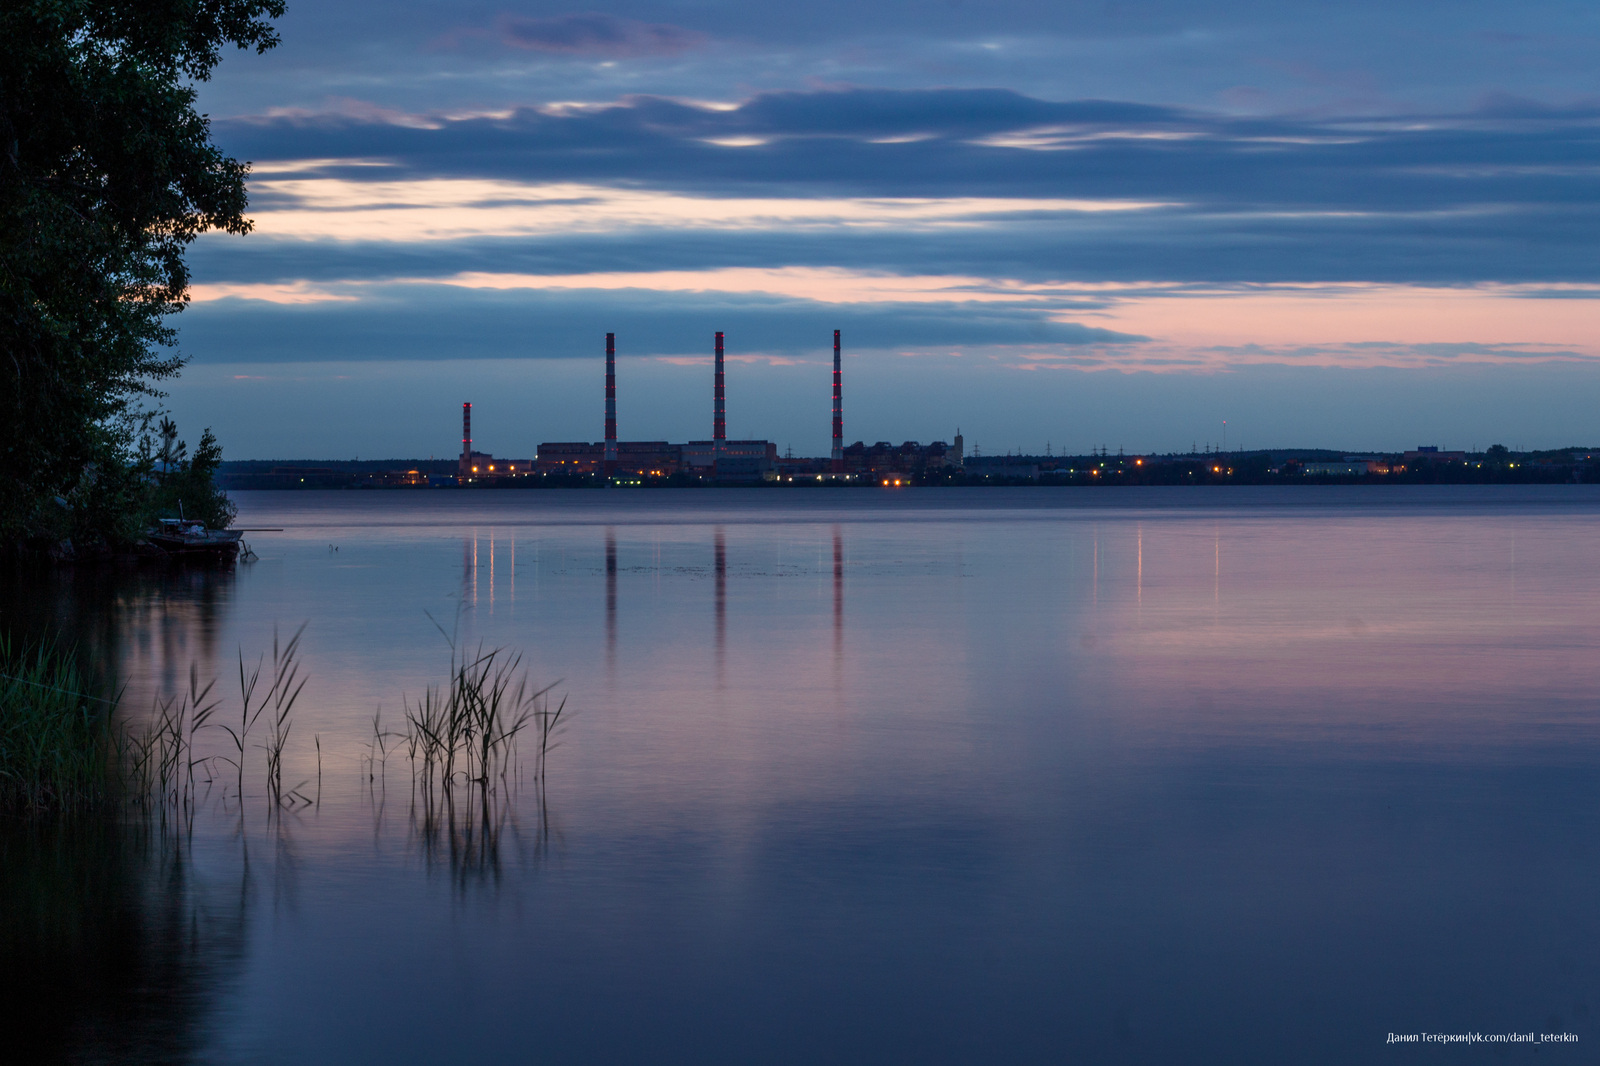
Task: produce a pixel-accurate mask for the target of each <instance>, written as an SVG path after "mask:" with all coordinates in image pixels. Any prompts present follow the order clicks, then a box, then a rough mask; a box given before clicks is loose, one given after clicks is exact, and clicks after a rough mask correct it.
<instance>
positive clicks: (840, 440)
mask: <svg viewBox="0 0 1600 1066" xmlns="http://www.w3.org/2000/svg"><path fill="white" fill-rule="evenodd" d="M833 472H834V473H835V474H839V473H843V472H844V383H843V381H842V380H841V372H840V367H839V331H838V330H834V331H833Z"/></svg>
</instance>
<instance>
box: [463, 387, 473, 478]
mask: <svg viewBox="0 0 1600 1066" xmlns="http://www.w3.org/2000/svg"><path fill="white" fill-rule="evenodd" d="M471 473H472V405H471V404H470V403H464V404H462V405H461V476H462V477H467V476H469V475H471Z"/></svg>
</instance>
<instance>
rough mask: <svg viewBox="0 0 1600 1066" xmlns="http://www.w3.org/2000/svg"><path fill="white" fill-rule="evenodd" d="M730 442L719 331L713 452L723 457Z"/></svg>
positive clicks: (713, 412)
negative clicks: (723, 390)
mask: <svg viewBox="0 0 1600 1066" xmlns="http://www.w3.org/2000/svg"><path fill="white" fill-rule="evenodd" d="M727 441H728V405H727V399H726V397H725V396H724V395H723V392H722V331H721V330H718V331H717V376H716V378H715V379H714V381H713V383H712V386H711V450H712V452H713V454H715V455H719V456H720V455H721V454H722V451H723V449H724V448H725V447H726V446H727Z"/></svg>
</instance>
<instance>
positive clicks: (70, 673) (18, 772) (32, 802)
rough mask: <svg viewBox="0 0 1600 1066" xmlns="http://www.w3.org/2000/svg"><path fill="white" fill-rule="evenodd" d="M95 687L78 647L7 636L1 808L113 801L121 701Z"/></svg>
mask: <svg viewBox="0 0 1600 1066" xmlns="http://www.w3.org/2000/svg"><path fill="white" fill-rule="evenodd" d="M89 687H90V686H89V682H88V679H87V678H86V677H85V676H84V675H83V673H82V672H81V671H80V670H79V669H78V664H77V658H76V656H75V655H74V653H73V652H72V650H71V649H69V648H64V647H62V646H61V645H60V644H59V643H57V642H56V641H54V640H52V639H45V640H41V641H39V642H36V643H33V644H14V643H13V642H12V640H11V639H10V638H9V637H6V636H0V809H4V810H9V811H17V812H35V811H49V810H72V809H78V808H86V807H94V806H98V805H101V804H104V803H106V802H109V801H112V800H113V799H114V797H115V792H116V789H115V773H114V766H115V754H116V750H117V744H116V736H115V731H114V729H113V727H112V720H111V712H112V711H113V710H114V709H115V707H116V699H115V698H112V699H105V698H103V697H100V696H96V695H94V694H93V693H91V692H90V691H89Z"/></svg>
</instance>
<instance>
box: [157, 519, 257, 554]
mask: <svg viewBox="0 0 1600 1066" xmlns="http://www.w3.org/2000/svg"><path fill="white" fill-rule="evenodd" d="M148 536H149V539H150V543H151V544H154V545H155V546H156V547H158V548H160V549H161V550H162V551H164V552H166V553H167V554H168V555H176V556H179V557H181V558H185V559H193V560H195V561H196V562H218V563H231V562H233V561H234V560H235V559H237V558H238V556H239V537H240V532H239V531H238V530H237V529H207V528H206V527H205V526H204V525H202V524H201V523H199V522H196V521H195V520H194V519H192V518H190V519H184V518H163V519H160V524H159V525H158V526H157V527H156V528H155V529H153V530H151V531H150V532H149V534H148Z"/></svg>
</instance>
